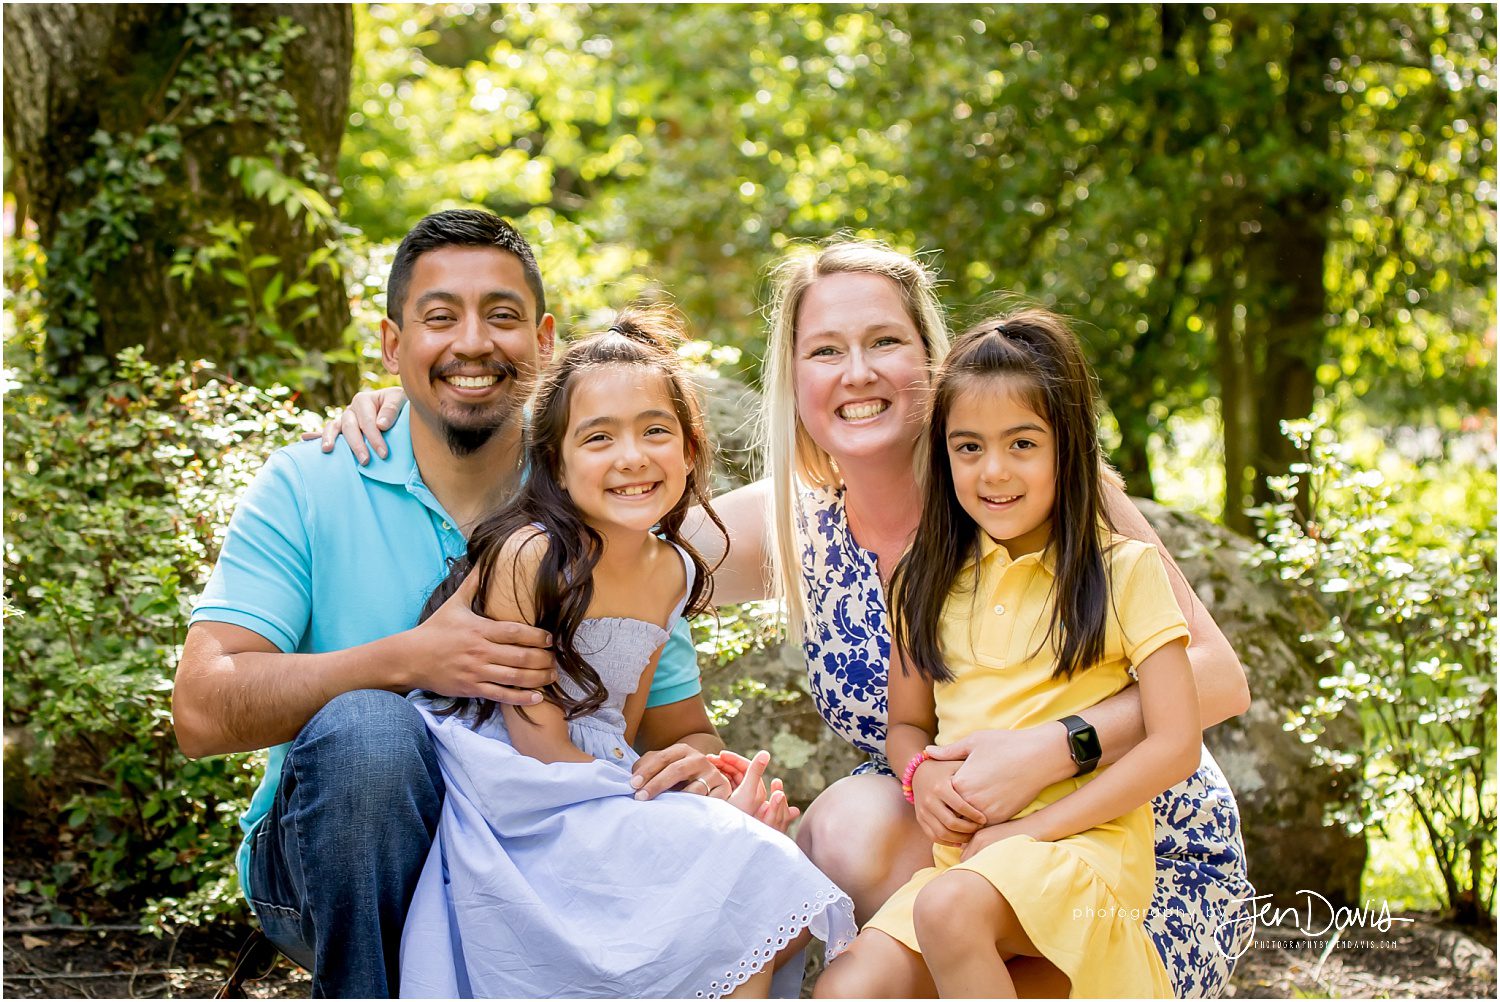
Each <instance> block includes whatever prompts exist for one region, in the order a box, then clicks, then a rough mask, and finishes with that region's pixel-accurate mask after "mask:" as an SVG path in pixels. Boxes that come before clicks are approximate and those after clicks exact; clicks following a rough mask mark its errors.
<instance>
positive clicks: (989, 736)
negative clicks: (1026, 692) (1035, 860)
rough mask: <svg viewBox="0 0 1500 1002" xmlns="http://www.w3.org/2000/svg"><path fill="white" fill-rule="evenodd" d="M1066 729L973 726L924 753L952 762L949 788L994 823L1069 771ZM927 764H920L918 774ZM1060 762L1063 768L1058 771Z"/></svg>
mask: <svg viewBox="0 0 1500 1002" xmlns="http://www.w3.org/2000/svg"><path fill="white" fill-rule="evenodd" d="M1066 734H1067V731H1066V729H1065V728H1063V726H1062V725H1061V724H1057V723H1048V724H1042V725H1040V726H1037V727H1027V728H1024V729H1022V730H1018V731H1008V730H993V731H975V732H974V733H973V734H970V735H968V736H967V737H964V738H960V739H959V740H957V741H955V742H953V743H952V744H947V745H941V746H938V745H933V746H931V747H929V748H928V749H927V756H928V758H929V759H936V760H938V761H939V762H942V763H944V764H949V763H951V764H953V765H956V766H957V771H956V772H955V773H953V789H954V790H955V791H956V792H957V793H958V795H959V796H960V797H962V798H963V799H964V800H965V801H966V802H967V803H969V804H972V805H973V806H974V807H976V808H978V809H979V810H980V811H981V812H982V813H983V814H984V816H985V817H986V818H989V819H990V820H991V821H993V822H995V823H997V824H998V823H999V822H1001V821H1009V820H1010V819H1011V818H1013V817H1015V816H1016V814H1017V813H1019V812H1020V811H1024V810H1025V809H1026V808H1027V807H1028V806H1029V805H1030V804H1031V803H1032V801H1034V800H1036V797H1037V794H1039V793H1041V792H1042V791H1043V790H1044V789H1046V788H1047V787H1049V786H1051V785H1052V784H1053V783H1057V782H1061V781H1062V780H1064V779H1067V778H1068V777H1069V776H1071V775H1073V767H1072V759H1071V758H1069V757H1068V755H1067V744H1066ZM932 764H933V763H932V762H930V761H929V762H924V763H922V767H921V768H920V769H918V770H917V773H918V774H919V775H920V774H921V773H922V772H923V771H925V770H926V769H928V768H930V767H931V766H932ZM1059 766H1062V767H1064V768H1065V769H1066V771H1064V772H1062V773H1061V774H1059V771H1058V770H1059Z"/></svg>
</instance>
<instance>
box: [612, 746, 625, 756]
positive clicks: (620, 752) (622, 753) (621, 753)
mask: <svg viewBox="0 0 1500 1002" xmlns="http://www.w3.org/2000/svg"><path fill="white" fill-rule="evenodd" d="M614 756H615V758H624V757H625V749H623V748H618V747H617V748H615V750H614Z"/></svg>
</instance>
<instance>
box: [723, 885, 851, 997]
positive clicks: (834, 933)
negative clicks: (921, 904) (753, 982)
mask: <svg viewBox="0 0 1500 1002" xmlns="http://www.w3.org/2000/svg"><path fill="white" fill-rule="evenodd" d="M808 928H810V929H812V934H813V935H814V936H816V937H817V938H818V939H821V940H823V943H824V946H823V955H824V957H825V958H827V959H828V960H832V959H833V958H834V957H837V956H838V955H839V954H841V953H843V952H844V951H845V950H847V949H848V948H849V944H850V943H852V942H854V935H855V933H857V932H858V931H859V930H858V928H857V927H856V926H855V924H854V903H853V902H852V901H850V900H849V896H848V895H846V894H845V893H844V892H842V891H840V890H839V889H838V888H837V887H830V888H828V889H827V890H823V891H819V892H818V893H817V894H816V895H814V900H812V901H804V902H803V903H802V907H801V909H799V910H797V911H796V912H794V913H793V914H792V915H791V916H790V917H788V918H787V920H786V921H785V922H783V923H781V924H780V925H778V926H777V927H776V931H775V932H774V933H772V934H771V935H769V936H767V937H766V939H765V942H764V943H763V944H762V945H761V946H759V947H757V948H755V949H754V950H751V951H750V955H749V956H748V957H746V958H745V959H743V960H741V961H740V964H739V967H738V968H737V969H734V970H731V971H728V972H727V973H726V974H725V975H724V977H723V978H721V979H720V980H718V981H713V982H710V983H709V986H708V988H707V989H705V990H701V991H699V992H698V993H697V995H696V996H695V997H696V998H700V999H716V998H722V997H724V996H725V995H728V994H729V993H730V992H732V991H734V990H735V989H736V988H738V987H739V986H740V985H743V984H744V983H745V982H746V981H749V980H750V979H751V978H753V977H754V976H755V975H757V974H759V973H760V972H761V971H763V970H765V968H766V965H768V964H770V963H771V961H772V960H774V959H775V958H776V954H778V953H780V952H781V951H782V950H783V949H785V947H786V945H787V944H788V943H790V942H791V941H792V940H793V939H795V938H796V937H797V934H798V933H800V932H801V931H802V930H803V929H808Z"/></svg>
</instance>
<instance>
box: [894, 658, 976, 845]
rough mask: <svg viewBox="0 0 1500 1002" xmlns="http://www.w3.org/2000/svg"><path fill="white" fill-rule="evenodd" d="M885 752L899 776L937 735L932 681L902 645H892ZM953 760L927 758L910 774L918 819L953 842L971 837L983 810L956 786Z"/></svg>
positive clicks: (939, 839)
mask: <svg viewBox="0 0 1500 1002" xmlns="http://www.w3.org/2000/svg"><path fill="white" fill-rule="evenodd" d="M886 701H887V708H888V712H887V720H888V723H887V725H886V734H885V753H886V758H887V759H888V760H889V762H890V763H891V768H892V769H893V770H895V771H896V774H897V775H898V776H900V775H901V774H902V773H903V772H904V771H905V769H906V764H907V763H908V762H910V761H911V760H912V758H913V757H915V756H916V754H917V753H918V752H920V751H922V750H923V749H925V748H926V747H927V746H928V745H930V744H931V743H932V741H933V736H934V735H935V734H936V733H937V707H936V704H935V703H934V701H933V695H932V683H931V682H929V681H928V680H927V679H925V678H923V677H922V676H921V675H919V674H917V672H916V670H915V669H913V668H909V667H907V665H906V660H905V658H904V657H903V656H902V654H901V651H900V650H896V649H893V650H892V651H891V670H890V683H889V686H888V688H887V690H886ZM955 771H957V766H956V764H955V763H952V762H923V763H922V764H921V765H920V766H919V767H918V768H917V771H916V773H915V774H914V775H913V776H912V800H913V806H914V807H915V808H916V812H917V823H918V824H920V825H921V826H922V830H923V831H925V832H926V833H927V835H928V836H929V837H930V838H931V839H932V840H933V841H934V842H946V843H950V844H954V845H958V844H961V843H963V842H965V841H967V840H968V838H969V836H970V835H972V834H973V833H974V832H975V831H976V830H977V829H978V828H979V827H980V826H981V825H983V824H984V820H985V819H984V815H983V814H982V813H981V812H980V811H979V810H977V809H976V808H975V807H973V806H972V805H971V804H969V803H968V802H967V801H966V800H964V798H963V797H962V796H960V795H959V793H958V791H956V790H955V789H953V773H954V772H955Z"/></svg>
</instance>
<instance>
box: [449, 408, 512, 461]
mask: <svg viewBox="0 0 1500 1002" xmlns="http://www.w3.org/2000/svg"><path fill="white" fill-rule="evenodd" d="M515 412H516V408H515V407H514V406H512V405H510V404H509V403H507V404H506V405H505V406H504V407H503V408H502V409H501V410H500V412H499V413H498V414H497V415H496V416H495V419H494V420H493V421H487V422H485V423H484V424H482V425H471V426H467V427H466V426H461V425H456V424H453V423H451V422H449V421H444V422H443V437H444V438H445V439H446V440H447V442H448V451H449V452H451V453H453V455H455V456H457V457H458V458H459V459H463V458H464V457H465V456H472V455H473V454H474V453H476V452H478V451H479V450H480V449H482V448H483V447H484V446H485V445H486V443H488V442H489V440H490V439H492V438H494V437H495V433H496V432H498V431H499V430H500V429H501V428H504V427H505V425H506V424H507V423H508V422H509V421H510V419H511V416H512V415H513V414H515Z"/></svg>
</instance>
